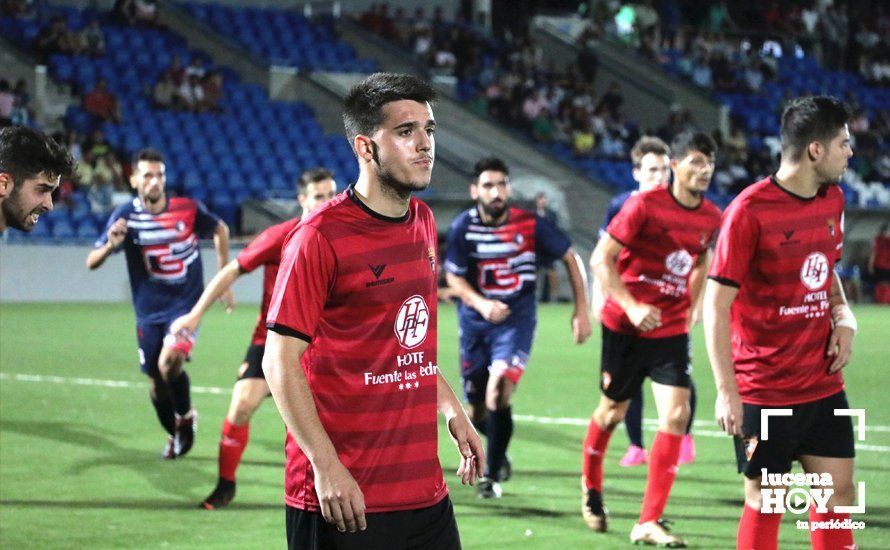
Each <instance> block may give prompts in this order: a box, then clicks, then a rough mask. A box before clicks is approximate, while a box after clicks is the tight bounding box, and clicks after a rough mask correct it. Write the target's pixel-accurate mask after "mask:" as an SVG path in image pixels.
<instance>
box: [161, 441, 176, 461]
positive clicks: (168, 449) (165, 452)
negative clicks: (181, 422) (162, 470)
mask: <svg viewBox="0 0 890 550" xmlns="http://www.w3.org/2000/svg"><path fill="white" fill-rule="evenodd" d="M161 458H163V459H164V460H173V459H174V458H176V438H174V437H173V436H172V435H169V436H167V444H166V445H164V448H163V449H161Z"/></svg>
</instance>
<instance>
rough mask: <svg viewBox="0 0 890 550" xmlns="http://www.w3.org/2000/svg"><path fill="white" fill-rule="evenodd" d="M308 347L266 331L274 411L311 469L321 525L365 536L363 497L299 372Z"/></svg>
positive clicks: (265, 366)
mask: <svg viewBox="0 0 890 550" xmlns="http://www.w3.org/2000/svg"><path fill="white" fill-rule="evenodd" d="M308 345H309V344H308V343H307V342H305V341H304V340H301V339H299V338H293V337H291V336H283V335H281V334H278V333H277V332H273V331H269V335H268V337H267V340H266V353H265V355H264V356H263V373H265V375H266V382H268V384H269V389H270V390H271V392H272V397H273V398H274V399H275V405H276V406H277V407H278V411H279V412H280V413H281V417H282V418H283V419H284V423H285V424H286V425H287V429H288V430H290V432H291V433H292V434H293V436H294V439H296V441H297V444H298V445H299V446H300V449H302V450H303V452H304V453H306V457H307V458H308V459H309V461H310V462H311V463H312V469H313V471H314V474H315V492H316V494H317V495H318V502H319V503H320V505H321V514H322V516H324V519H325V521H327V522H328V523H333V524H335V525H336V526H337V529H338V530H339V531H341V532H343V531H349V532H350V533H354V532H355V531H356V529H360V530H362V531H364V529H365V527H366V526H367V523H366V521H365V497H364V495H363V494H362V490H361V489H360V488H359V486H358V483H356V481H355V479H353V477H352V474H350V473H349V470H347V469H346V467H345V466H343V463H342V462H340V458H339V457H338V456H337V450H336V449H335V448H334V444H333V443H331V439H330V437H328V434H327V432H326V431H325V429H324V426H323V425H322V423H321V419H320V418H319V417H318V410H317V409H316V408H315V400H314V399H313V398H312V392H311V390H310V389H309V383H308V382H307V381H306V376H305V374H304V373H303V369H302V367H300V357H301V356H302V355H303V352H305V351H306V348H307V347H308Z"/></svg>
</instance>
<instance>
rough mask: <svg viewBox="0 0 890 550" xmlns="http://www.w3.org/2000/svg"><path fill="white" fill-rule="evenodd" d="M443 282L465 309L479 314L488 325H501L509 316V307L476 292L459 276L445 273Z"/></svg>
mask: <svg viewBox="0 0 890 550" xmlns="http://www.w3.org/2000/svg"><path fill="white" fill-rule="evenodd" d="M445 280H446V281H448V287H449V288H451V289H452V290H453V291H454V294H455V296H457V297H458V298H460V301H461V302H463V303H464V305H466V306H467V307H471V308H473V309H475V310H476V311H478V312H479V315H481V316H482V318H483V319H485V320H486V321H488V322H490V323H502V322H504V320H505V319H506V318H507V317H508V316H509V315H510V306H508V305H507V304H505V303H504V302H501V301H500V300H489V299H488V298H486V297H485V296H483V295H481V294H479V293H478V292H476V290H475V289H474V288H473V287H472V285H470V283H469V282H468V281H467V280H466V279H465V278H463V277H461V276H460V275H455V274H454V273H446V274H445Z"/></svg>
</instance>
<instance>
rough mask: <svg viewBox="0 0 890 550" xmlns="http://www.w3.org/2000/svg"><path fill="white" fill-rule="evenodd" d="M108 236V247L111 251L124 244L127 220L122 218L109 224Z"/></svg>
mask: <svg viewBox="0 0 890 550" xmlns="http://www.w3.org/2000/svg"><path fill="white" fill-rule="evenodd" d="M107 236H108V246H109V247H111V249H112V250H116V249H117V248H118V247H119V246H120V245H121V244H123V242H124V238H125V237H126V236H127V220H125V219H124V218H118V219H117V220H115V221H114V223H113V224H111V227H109V228H108V231H107Z"/></svg>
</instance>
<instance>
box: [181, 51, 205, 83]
mask: <svg viewBox="0 0 890 550" xmlns="http://www.w3.org/2000/svg"><path fill="white" fill-rule="evenodd" d="M206 74H207V69H206V68H205V67H204V59H203V58H202V57H201V56H200V55H196V56H195V57H194V58H193V59H192V60H191V62H189V64H188V67H186V68H185V77H186V79H187V78H188V77H191V76H197V77H198V79H201V78H204V75H206Z"/></svg>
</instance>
